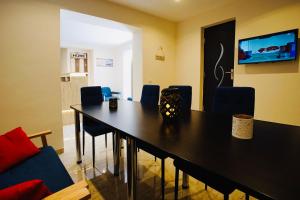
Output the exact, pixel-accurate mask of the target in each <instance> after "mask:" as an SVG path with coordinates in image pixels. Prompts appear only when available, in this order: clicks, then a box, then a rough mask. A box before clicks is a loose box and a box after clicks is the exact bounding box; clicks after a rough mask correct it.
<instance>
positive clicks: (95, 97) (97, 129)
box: [81, 86, 113, 167]
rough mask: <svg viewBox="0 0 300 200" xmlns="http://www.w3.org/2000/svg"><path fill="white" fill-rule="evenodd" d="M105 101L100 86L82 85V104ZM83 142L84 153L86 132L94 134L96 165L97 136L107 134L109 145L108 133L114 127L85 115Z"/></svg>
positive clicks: (94, 103)
mask: <svg viewBox="0 0 300 200" xmlns="http://www.w3.org/2000/svg"><path fill="white" fill-rule="evenodd" d="M102 102H103V97H102V92H101V87H100V86H92V87H82V88H81V104H82V106H89V105H99V104H100V103H102ZM82 126H83V131H82V138H83V139H82V142H83V145H82V146H83V154H84V148H85V132H87V133H88V134H90V135H91V136H92V140H93V141H92V148H93V167H95V137H96V136H99V135H103V134H105V147H107V135H106V134H107V133H110V132H113V130H112V129H110V128H108V127H107V126H105V125H104V124H103V123H100V122H96V121H94V120H92V119H90V118H88V117H85V116H83V120H82Z"/></svg>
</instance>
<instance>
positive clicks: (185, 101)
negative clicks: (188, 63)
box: [169, 85, 192, 111]
mask: <svg viewBox="0 0 300 200" xmlns="http://www.w3.org/2000/svg"><path fill="white" fill-rule="evenodd" d="M169 88H177V89H178V90H179V93H180V96H181V98H182V102H181V109H182V110H183V111H189V110H191V106H192V87H191V86H189V85H171V86H169Z"/></svg>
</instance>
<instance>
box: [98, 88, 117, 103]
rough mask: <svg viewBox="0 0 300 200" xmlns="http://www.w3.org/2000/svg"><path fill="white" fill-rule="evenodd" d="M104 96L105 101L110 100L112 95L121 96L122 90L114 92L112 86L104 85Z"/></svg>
mask: <svg viewBox="0 0 300 200" xmlns="http://www.w3.org/2000/svg"><path fill="white" fill-rule="evenodd" d="M101 91H102V96H103V100H104V101H108V100H109V99H110V98H112V97H117V98H120V95H121V93H120V92H112V91H111V89H110V87H102V88H101Z"/></svg>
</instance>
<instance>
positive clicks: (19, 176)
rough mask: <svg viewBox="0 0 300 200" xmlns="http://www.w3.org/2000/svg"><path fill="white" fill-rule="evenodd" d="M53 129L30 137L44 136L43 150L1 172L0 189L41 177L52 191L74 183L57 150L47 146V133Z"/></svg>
mask: <svg viewBox="0 0 300 200" xmlns="http://www.w3.org/2000/svg"><path fill="white" fill-rule="evenodd" d="M50 133H51V131H48V132H43V135H42V134H41V133H39V134H35V135H34V136H31V137H29V138H34V137H39V136H41V137H42V139H43V137H44V141H43V146H44V147H42V148H41V151H40V152H39V153H38V154H36V155H35V156H33V157H31V158H29V159H27V160H25V161H23V162H21V163H20V164H18V165H16V166H14V167H12V168H10V169H9V170H7V171H5V172H3V173H0V189H3V188H6V187H9V186H12V185H15V184H18V183H21V182H25V181H29V180H32V179H41V180H43V181H44V184H45V185H46V186H47V187H48V188H49V189H50V191H51V192H53V193H54V192H57V191H59V190H62V189H64V188H66V187H68V186H70V185H72V184H73V181H72V179H71V177H70V175H69V174H68V172H67V170H66V169H65V167H64V165H63V164H62V162H61V161H60V159H59V157H58V155H57V153H56V151H55V150H54V149H53V148H52V147H51V146H47V142H46V138H45V135H46V134H50Z"/></svg>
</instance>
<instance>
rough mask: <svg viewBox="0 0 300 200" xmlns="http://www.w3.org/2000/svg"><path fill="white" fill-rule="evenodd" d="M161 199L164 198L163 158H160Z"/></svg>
mask: <svg viewBox="0 0 300 200" xmlns="http://www.w3.org/2000/svg"><path fill="white" fill-rule="evenodd" d="M160 180H161V199H165V159H161V178H160Z"/></svg>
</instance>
